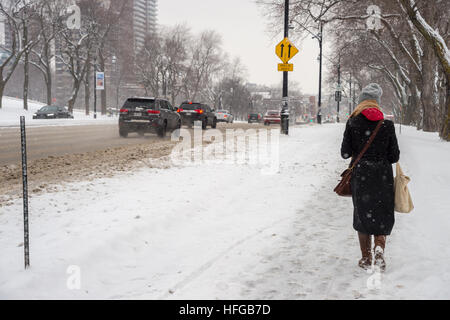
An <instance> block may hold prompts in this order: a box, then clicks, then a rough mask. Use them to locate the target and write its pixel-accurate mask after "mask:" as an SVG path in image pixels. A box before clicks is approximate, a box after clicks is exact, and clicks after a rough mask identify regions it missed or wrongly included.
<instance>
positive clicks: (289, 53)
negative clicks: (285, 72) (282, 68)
mask: <svg viewBox="0 0 450 320" xmlns="http://www.w3.org/2000/svg"><path fill="white" fill-rule="evenodd" d="M291 48H292V46H291V45H289V52H288V58H290V57H291Z"/></svg>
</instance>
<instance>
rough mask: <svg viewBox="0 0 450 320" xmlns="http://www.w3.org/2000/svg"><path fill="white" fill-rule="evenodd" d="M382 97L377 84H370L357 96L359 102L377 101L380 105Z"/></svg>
mask: <svg viewBox="0 0 450 320" xmlns="http://www.w3.org/2000/svg"><path fill="white" fill-rule="evenodd" d="M382 95H383V89H381V87H380V85H379V84H378V83H371V84H369V85H368V86H367V87H365V88H364V89H362V91H361V93H360V95H359V102H358V103H361V102H363V101H364V100H377V102H378V104H381V96H382Z"/></svg>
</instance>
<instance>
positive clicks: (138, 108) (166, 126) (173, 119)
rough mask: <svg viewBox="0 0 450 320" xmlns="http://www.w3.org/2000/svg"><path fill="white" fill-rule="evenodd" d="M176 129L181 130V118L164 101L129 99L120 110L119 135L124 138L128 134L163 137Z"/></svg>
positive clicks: (167, 102)
mask: <svg viewBox="0 0 450 320" xmlns="http://www.w3.org/2000/svg"><path fill="white" fill-rule="evenodd" d="M178 128H181V117H180V115H179V114H178V113H177V112H176V109H175V108H174V107H173V106H172V105H171V104H170V102H169V101H167V100H166V99H160V98H145V97H144V98H129V99H127V100H126V101H125V103H124V104H123V107H122V109H120V115H119V134H120V136H121V137H124V138H126V137H127V136H128V133H130V132H137V133H138V134H139V135H142V136H143V135H144V134H145V133H156V134H158V136H160V137H164V136H165V135H166V132H167V131H168V130H171V131H173V130H176V129H178Z"/></svg>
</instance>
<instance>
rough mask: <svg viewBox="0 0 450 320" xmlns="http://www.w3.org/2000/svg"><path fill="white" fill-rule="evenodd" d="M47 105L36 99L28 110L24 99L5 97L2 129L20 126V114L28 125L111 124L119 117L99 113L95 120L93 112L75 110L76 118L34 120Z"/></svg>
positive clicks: (1, 115)
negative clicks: (90, 113) (35, 115)
mask: <svg viewBox="0 0 450 320" xmlns="http://www.w3.org/2000/svg"><path fill="white" fill-rule="evenodd" d="M43 106H45V104H43V103H41V102H36V101H29V102H28V111H26V110H24V109H23V100H22V99H17V98H11V97H3V107H2V109H0V129H1V128H4V127H18V126H19V124H20V116H25V119H26V123H27V126H33V127H36V126H37V127H40V126H74V125H88V124H95V125H98V124H111V123H116V122H117V118H115V117H113V118H111V117H107V116H102V115H101V114H97V119H96V120H94V119H93V117H94V115H93V113H92V115H91V116H86V115H85V113H84V112H82V111H78V110H74V113H73V115H74V119H51V120H33V114H34V113H35V112H36V111H37V110H39V109H40V108H42V107H43Z"/></svg>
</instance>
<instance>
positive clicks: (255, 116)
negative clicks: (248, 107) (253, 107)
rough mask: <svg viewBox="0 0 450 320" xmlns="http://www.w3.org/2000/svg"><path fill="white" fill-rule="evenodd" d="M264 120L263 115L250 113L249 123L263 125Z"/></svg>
mask: <svg viewBox="0 0 450 320" xmlns="http://www.w3.org/2000/svg"><path fill="white" fill-rule="evenodd" d="M262 120H263V116H262V114H261V113H249V114H248V123H254V122H256V123H261V122H262Z"/></svg>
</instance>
